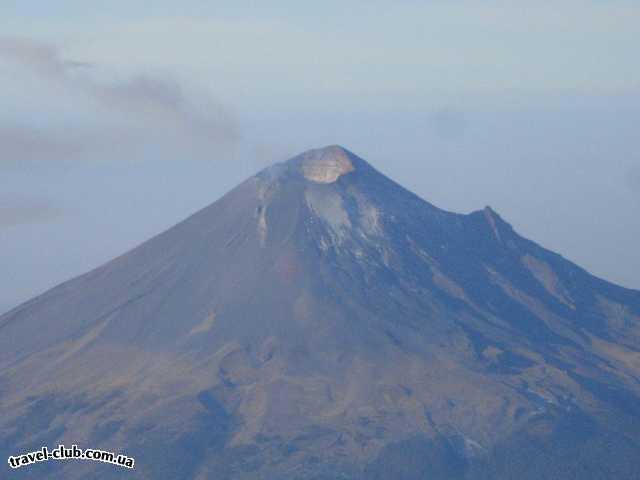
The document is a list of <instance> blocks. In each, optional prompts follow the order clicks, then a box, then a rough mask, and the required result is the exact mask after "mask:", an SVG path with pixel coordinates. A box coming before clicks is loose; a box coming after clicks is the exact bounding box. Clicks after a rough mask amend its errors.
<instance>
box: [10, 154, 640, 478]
mask: <svg viewBox="0 0 640 480" xmlns="http://www.w3.org/2000/svg"><path fill="white" fill-rule="evenodd" d="M0 412H2V414H1V415H0V451H1V452H2V454H3V455H4V457H5V458H7V457H8V456H9V455H14V454H17V453H20V452H26V451H33V450H37V449H39V448H41V447H42V446H44V445H46V446H49V447H50V448H52V447H55V446H57V445H58V444H64V445H67V446H70V445H72V444H77V445H79V446H81V447H83V448H99V449H103V450H109V451H114V452H123V453H125V454H126V455H128V456H130V457H134V458H135V468H134V470H133V471H130V470H126V469H122V468H117V467H114V466H113V465H109V464H105V463H100V462H89V461H65V462H42V463H39V464H37V465H32V466H29V467H25V468H22V469H18V470H10V469H9V467H8V465H6V466H5V468H6V471H5V474H3V475H2V477H3V478H38V479H40V478H66V479H80V478H98V479H103V478H104V479H110V478H121V477H122V478H141V479H208V478H211V479H214V478H215V479H239V480H243V479H246V480H254V479H268V480H278V479H287V480H294V479H325V480H329V479H356V480H364V479H385V480H387V479H416V480H417V479H421V480H422V479H518V480H526V479H540V478H548V479H583V480H594V479H611V478H615V479H617V480H620V479H637V478H640V292H637V291H633V290H629V289H625V288H622V287H619V286H616V285H613V284H611V283H609V282H606V281H604V280H601V279H599V278H596V277H594V276H593V275H591V274H589V273H588V272H586V271H585V270H583V269H582V268H580V267H578V266H576V265H575V264H573V263H571V262H570V261H568V260H566V259H564V258H563V257H561V256H560V255H557V254H555V253H553V252H551V251H549V250H546V249H545V248H543V247H541V246H539V245H537V244H536V243H534V242H532V241H530V240H527V239H525V238H523V237H522V236H520V235H519V234H518V233H517V232H516V231H514V229H513V228H512V227H511V226H510V225H509V224H508V223H507V222H506V221H505V220H503V219H502V218H501V217H500V215H498V213H496V212H495V211H493V210H492V209H491V208H485V209H482V210H479V211H475V212H472V213H470V214H466V215H463V214H457V213H451V212H447V211H445V210H441V209H439V208H437V207H435V206H434V205H431V204H430V203H428V202H426V201H425V200H423V199H421V198H419V197H417V196H416V195H414V194H413V193H411V192H409V191H407V190H405V189H404V188H402V187H401V186H399V185H398V184H396V183H394V182H393V181H392V180H390V179H389V178H387V177H385V176H384V175H382V174H381V173H379V172H378V171H376V170H375V169H374V168H373V167H372V166H371V165H369V164H368V163H367V162H365V161H364V160H363V159H361V158H359V157H358V156H356V155H354V154H353V153H351V152H350V151H348V150H346V149H344V148H342V147H339V146H331V147H326V148H322V149H317V150H311V151H309V152H306V153H303V154H301V155H299V156H297V157H295V158H293V159H291V160H289V161H287V162H284V163H281V164H276V165H274V166H272V167H270V168H268V169H265V170H263V171H262V172H260V173H258V174H257V175H255V176H253V177H251V178H249V179H247V180H246V181H244V182H243V183H242V184H240V185H239V186H237V187H236V188H235V189H233V190H232V191H230V192H229V193H227V194H226V195H225V196H224V197H222V198H221V199H219V200H218V201H216V202H214V203H213V204H211V205H210V206H208V207H206V208H204V209H203V210H201V211H199V212H197V213H196V214H194V215H193V216H191V217H190V218H188V219H186V220H185V221H183V222H181V223H179V224H178V225H176V226H174V227H173V228H171V229H169V230H167V231H166V232H164V233H161V234H160V235H158V236H156V237H154V238H152V239H151V240H149V241H147V242H145V243H143V244H142V245H140V246H138V247H137V248H135V249H133V250H132V251H130V252H128V253H126V254H124V255H122V256H120V257H118V258H116V259H114V260H112V261H110V262H109V263H107V264H105V265H103V266H101V267H99V268H97V269H95V270H93V271H91V272H89V273H86V274H84V275H82V276H80V277H78V278H75V279H73V280H70V281H68V282H65V283H63V284H61V285H59V286H57V287H56V288H53V289H52V290H50V291H48V292H46V293H44V294H43V295H40V296H38V297H36V298H34V299H33V300H31V301H29V302H27V303H25V304H23V305H21V306H19V307H17V308H15V309H14V310H12V311H10V312H8V313H6V314H5V315H3V316H1V317H0Z"/></svg>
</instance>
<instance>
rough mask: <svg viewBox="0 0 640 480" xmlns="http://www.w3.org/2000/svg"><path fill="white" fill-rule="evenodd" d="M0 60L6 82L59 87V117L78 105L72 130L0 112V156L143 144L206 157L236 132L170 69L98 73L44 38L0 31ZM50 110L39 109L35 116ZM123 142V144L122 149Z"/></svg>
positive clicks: (63, 154)
mask: <svg viewBox="0 0 640 480" xmlns="http://www.w3.org/2000/svg"><path fill="white" fill-rule="evenodd" d="M0 64H4V65H3V66H4V67H5V68H9V69H11V71H12V78H13V79H14V80H13V82H14V83H15V82H18V83H19V82H20V79H21V76H32V77H33V76H35V78H36V85H37V84H38V83H37V82H40V84H44V85H45V86H46V87H48V88H49V89H52V90H53V91H55V92H56V93H58V94H62V95H63V96H64V101H62V100H61V101H60V102H59V103H60V104H59V105H58V106H59V107H60V108H61V109H63V110H64V111H65V115H66V116H67V117H68V116H71V117H72V118H73V116H74V107H76V106H77V110H78V112H79V113H78V114H77V115H76V117H77V118H76V119H75V122H76V123H77V124H79V128H75V129H74V128H69V127H68V126H65V127H66V128H61V127H60V125H58V126H51V125H49V126H43V125H42V123H43V122H42V121H41V119H39V118H35V119H34V120H33V121H25V120H24V118H28V117H29V116H28V115H21V116H20V115H18V116H15V112H13V113H14V117H11V116H8V115H7V114H4V115H3V114H0V142H2V145H3V151H2V152H1V153H0V163H6V162H11V161H13V162H16V161H21V160H34V159H40V160H45V159H48V158H78V157H80V158H91V157H92V156H102V155H103V154H104V153H105V149H106V150H107V151H108V152H109V153H111V154H113V153H114V152H118V153H119V154H123V155H126V156H127V157H128V158H131V157H132V156H135V155H136V152H137V151H138V149H140V148H142V149H147V147H149V149H150V150H151V151H153V152H154V153H155V154H156V155H157V154H159V153H160V154H164V155H167V156H169V155H177V154H179V152H181V151H182V152H183V153H184V154H185V155H188V156H189V157H191V158H193V157H202V158H212V157H213V156H215V154H216V153H221V152H225V151H228V149H229V148H231V147H233V146H234V145H235V144H236V142H237V141H238V139H239V133H238V128H237V126H236V122H235V121H234V118H233V115H231V113H230V112H229V111H228V110H227V109H225V108H223V107H222V106H221V105H220V104H218V103H217V102H216V101H214V100H213V98H212V97H211V96H210V95H209V94H208V93H207V92H195V91H192V90H187V89H186V88H185V87H184V86H183V85H182V84H181V83H180V82H179V81H177V80H176V79H175V78H172V77H171V76H170V75H160V74H143V75H137V76H133V77H129V78H125V79H119V80H113V79H109V80H105V79H104V77H105V76H106V75H105V74H104V72H103V71H102V69H100V68H98V66H96V65H93V64H92V63H91V62H79V61H71V60H68V59H65V58H64V57H63V55H62V54H61V52H60V51H59V50H58V49H57V48H56V47H54V46H52V45H49V44H44V43H40V42H35V41H32V40H28V39H17V38H6V37H0ZM107 73H108V72H107ZM110 76H111V77H113V74H111V75H110ZM33 85H34V84H33V82H25V87H24V88H23V89H22V94H23V95H25V96H27V97H28V96H30V95H33V96H35V97H37V96H38V95H40V92H38V91H29V89H32V90H33V89H34V88H33ZM14 88H15V89H20V88H21V87H20V85H17V86H15V85H14ZM42 95H43V98H44V100H45V102H46V104H48V105H50V104H51V102H52V101H53V102H54V106H53V108H54V109H55V108H56V105H55V95H51V92H50V91H49V92H48V94H42ZM47 95H48V96H47ZM52 97H54V98H53V100H52ZM69 103H71V105H69ZM87 110H89V111H88V112H87ZM18 113H20V112H18ZM50 113H51V112H43V116H46V114H50ZM50 123H51V122H50ZM53 123H55V122H53ZM114 147H117V148H114ZM127 147H130V150H131V151H129V152H127Z"/></svg>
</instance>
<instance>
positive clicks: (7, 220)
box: [0, 195, 61, 230]
mask: <svg viewBox="0 0 640 480" xmlns="http://www.w3.org/2000/svg"><path fill="white" fill-rule="evenodd" d="M59 215H61V211H60V210H59V209H58V208H56V207H55V206H53V205H52V204H51V203H50V202H48V201H45V200H40V199H33V198H24V197H19V196H8V195H3V196H0V230H4V229H6V228H9V227H15V226H18V225H24V224H28V223H37V222H43V221H47V220H50V219H52V218H55V217H58V216H59Z"/></svg>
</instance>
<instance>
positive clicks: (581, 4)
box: [0, 0, 640, 311]
mask: <svg viewBox="0 0 640 480" xmlns="http://www.w3.org/2000/svg"><path fill="white" fill-rule="evenodd" d="M101 3H102V6H96V5H97V2H87V1H79V0H78V1H57V2H1V3H0V96H1V97H0V98H1V105H2V108H1V109H0V247H1V248H0V266H1V267H2V268H1V270H0V271H1V272H2V276H1V277H0V279H1V281H2V284H1V286H2V288H1V289H0V311H4V310H7V309H9V308H11V307H13V306H15V305H17V304H18V303H20V302H22V301H24V300H26V299H28V298H29V297H31V296H33V295H34V294H37V293H40V292H41V291H43V290H44V289H46V288H48V287H51V286H53V285H55V284H56V283H59V282H60V281H63V280H65V279H68V278H69V277H71V276H73V275H76V274H79V273H82V272H84V271H86V270H87V269H89V268H92V267H94V266H97V265H99V264H100V263H102V262H104V261H106V260H108V259H110V258H112V257H113V256H115V255H117V254H120V253H123V252H124V251H126V250H127V249H129V248H131V247H132V246H134V245H135V244H137V243H139V242H141V241H143V240H145V239H147V238H148V237H150V236H151V235H153V234H155V233H158V232H159V231H161V230H162V229H164V228H166V227H168V226H170V225H171V224H173V223H175V222H176V221H178V220H181V219H182V218H184V217H185V216H186V215H188V214H189V213H192V212H193V211H195V210H197V209H199V208H201V207H203V206H205V205H207V204H208V203H210V202H212V201H213V200H215V199H217V198H218V197H219V196H220V195H221V194H223V193H224V192H225V191H226V190H227V189H229V188H231V187H232V186H233V185H235V184H236V183H237V182H238V181H240V180H241V179H242V178H244V177H245V176H247V175H249V174H252V173H254V172H255V171H256V170H258V169H260V168H262V167H263V166H265V165H267V164H269V163H272V162H274V161H279V160H283V159H285V158H287V157H288V156H291V155H293V154H295V153H298V152H299V151H301V150H305V149H308V148H312V147H317V146H321V145H325V144H332V143H339V144H342V145H344V146H345V147H347V148H349V149H351V150H353V151H354V152H355V153H357V154H359V155H361V156H362V157H364V158H365V159H367V160H369V161H370V162H371V163H372V164H373V165H374V166H376V167H377V168H378V169H380V170H381V171H382V172H384V173H386V174H388V175H390V176H391V177H392V178H394V179H395V180H397V181H399V182H400V183H402V184H404V185H405V186H407V187H409V188H410V189H412V190H414V191H415V192H416V193H418V194H419V195H421V196H423V197H424V198H426V199H427V200H429V201H431V202H432V203H435V204H436V205H438V206H440V207H442V208H445V209H449V210H455V211H462V212H469V211H471V210H474V209H479V208H482V207H484V206H485V205H487V204H490V205H491V206H492V207H493V208H494V209H496V210H497V211H498V212H499V213H500V214H501V215H502V216H503V217H504V218H505V219H506V220H507V221H509V222H510V223H512V224H513V225H514V227H516V229H517V230H518V231H519V232H521V233H522V234H524V235H526V236H528V237H530V238H532V239H533V240H535V241H537V242H539V243H541V244H542V245H544V246H546V247H548V248H551V249H553V250H556V251H558V252H559V253H561V254H563V255H564V256H565V257H567V258H569V259H571V260H573V261H575V262H577V263H579V264H580V265H582V266H583V267H585V268H587V269H588V270H590V271H591V272H593V273H595V274H597V275H600V276H603V277H604V278H606V279H608V280H611V281H615V282H618V283H621V284H623V285H625V286H629V287H633V288H640V249H639V248H638V243H639V242H638V238H640V149H639V148H638V141H639V139H640V62H638V43H639V42H640V4H639V3H638V2H637V1H624V0H618V1H616V0H612V1H605V0H602V1H595V0H593V1H577V0H555V1H545V0H538V1H536V2H524V1H522V2H514V1H509V2H507V1H493V0H485V1H479V0H476V1H470V0H447V1H439V0H438V1H420V2H418V1H405V2H379V1H375V0H374V1H371V0H369V1H366V2H358V1H350V2H344V1H340V2H338V1H325V2H315V3H311V2H293V1H287V2H253V3H252V2H211V1H206V2H205V1H195V0H192V1H183V2H168V1H156V2H153V6H152V7H151V6H149V3H150V2H135V1H131V0H129V1H126V2H125V1H119V0H111V1H110V2H101ZM267 4H268V5H267Z"/></svg>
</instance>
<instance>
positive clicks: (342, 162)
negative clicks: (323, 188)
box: [300, 145, 355, 183]
mask: <svg viewBox="0 0 640 480" xmlns="http://www.w3.org/2000/svg"><path fill="white" fill-rule="evenodd" d="M353 157H354V155H353V154H352V153H351V152H349V151H348V150H347V149H345V148H343V147H341V146H340V145H329V146H327V147H323V148H316V149H313V150H308V151H306V152H304V153H303V154H301V155H300V161H301V169H302V174H303V175H304V177H305V178H306V179H307V180H311V181H313V182H316V183H333V182H335V181H336V180H338V178H340V177H341V176H342V175H345V174H347V173H349V172H353V171H354V170H355V166H354V164H353V162H352V158H353Z"/></svg>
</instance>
